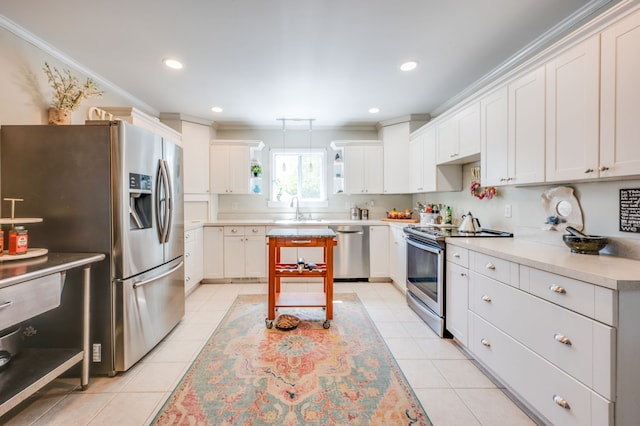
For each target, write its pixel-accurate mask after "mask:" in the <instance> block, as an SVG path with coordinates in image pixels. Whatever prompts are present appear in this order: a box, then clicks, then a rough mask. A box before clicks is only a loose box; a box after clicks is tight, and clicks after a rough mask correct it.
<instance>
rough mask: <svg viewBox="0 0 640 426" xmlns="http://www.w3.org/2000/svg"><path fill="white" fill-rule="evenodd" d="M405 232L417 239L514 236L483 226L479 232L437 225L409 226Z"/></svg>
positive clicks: (441, 239) (438, 239)
mask: <svg viewBox="0 0 640 426" xmlns="http://www.w3.org/2000/svg"><path fill="white" fill-rule="evenodd" d="M404 233H405V234H407V235H408V236H409V237H414V238H417V239H423V240H424V239H427V240H435V241H444V239H445V238H447V237H459V238H476V237H513V234H512V233H511V232H505V231H496V230H494V229H486V228H483V229H482V230H480V231H478V232H461V231H458V230H457V229H456V228H453V229H447V228H437V227H435V226H407V227H405V228H404Z"/></svg>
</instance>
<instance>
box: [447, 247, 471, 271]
mask: <svg viewBox="0 0 640 426" xmlns="http://www.w3.org/2000/svg"><path fill="white" fill-rule="evenodd" d="M446 253H447V260H448V261H449V262H453V263H455V264H456V265H460V266H462V267H463V268H468V267H469V250H467V249H466V248H462V247H458V246H452V245H449V244H447V250H446Z"/></svg>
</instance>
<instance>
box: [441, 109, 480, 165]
mask: <svg viewBox="0 0 640 426" xmlns="http://www.w3.org/2000/svg"><path fill="white" fill-rule="evenodd" d="M436 141H437V158H438V159H437V164H447V163H449V164H462V163H468V162H471V161H475V160H477V159H478V158H479V157H478V156H479V155H480V102H478V101H476V102H473V103H472V104H471V105H468V106H466V107H465V108H463V109H462V110H460V111H458V112H457V113H455V114H454V115H453V116H452V117H449V118H447V119H445V120H443V121H442V122H440V123H438V125H437V131H436Z"/></svg>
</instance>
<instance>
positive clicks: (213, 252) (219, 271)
mask: <svg viewBox="0 0 640 426" xmlns="http://www.w3.org/2000/svg"><path fill="white" fill-rule="evenodd" d="M223 231H224V228H223V227H222V226H215V227H213V226H207V227H205V228H204V247H203V257H204V258H203V267H204V278H205V279H221V278H224V261H223V259H224V232H223Z"/></svg>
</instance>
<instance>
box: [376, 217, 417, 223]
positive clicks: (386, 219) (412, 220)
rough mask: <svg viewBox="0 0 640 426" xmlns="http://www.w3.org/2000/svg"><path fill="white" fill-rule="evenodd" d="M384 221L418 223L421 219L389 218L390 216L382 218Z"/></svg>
mask: <svg viewBox="0 0 640 426" xmlns="http://www.w3.org/2000/svg"><path fill="white" fill-rule="evenodd" d="M380 220H382V221H383V222H404V223H418V222H420V219H388V218H386V217H385V218H384V219H380Z"/></svg>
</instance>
